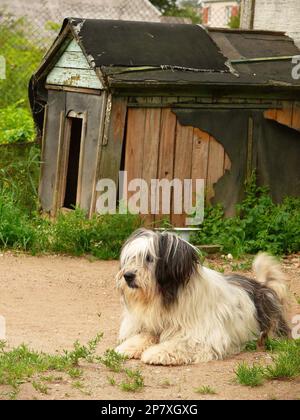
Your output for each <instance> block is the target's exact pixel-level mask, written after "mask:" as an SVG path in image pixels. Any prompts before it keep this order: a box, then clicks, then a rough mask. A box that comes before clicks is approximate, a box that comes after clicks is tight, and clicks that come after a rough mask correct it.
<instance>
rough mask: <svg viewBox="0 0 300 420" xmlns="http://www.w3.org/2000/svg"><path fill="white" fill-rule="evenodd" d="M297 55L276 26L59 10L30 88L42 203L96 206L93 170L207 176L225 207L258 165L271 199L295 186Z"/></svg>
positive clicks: (299, 191)
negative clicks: (59, 21)
mask: <svg viewBox="0 0 300 420" xmlns="http://www.w3.org/2000/svg"><path fill="white" fill-rule="evenodd" d="M298 55H300V51H299V50H298V49H297V48H296V46H295V45H294V43H293V41H292V40H291V39H290V38H288V37H287V36H285V35H284V34H283V33H278V32H276V33H274V32H262V31H240V30H235V31H232V30H225V29H222V30H221V29H211V28H210V29H208V28H203V27H201V26H199V25H182V24H173V25H172V24H161V23H146V22H124V21H107V20H89V19H76V18H68V19H65V21H64V23H63V26H62V29H61V32H60V34H59V36H58V37H57V39H56V41H55V42H54V44H53V46H52V47H51V49H50V51H49V52H48V53H47V55H46V56H45V58H44V60H43V62H42V64H41V66H40V68H39V69H38V70H37V72H36V73H35V74H34V75H33V77H32V79H31V82H30V88H29V95H30V101H31V105H32V111H33V115H34V118H35V121H36V125H37V127H38V129H39V132H40V136H41V142H42V168H41V180H40V202H41V207H42V209H43V211H45V212H48V213H50V214H51V215H52V216H55V215H56V214H57V211H58V210H59V209H61V208H72V207H73V206H75V205H77V206H80V207H81V208H83V209H85V210H86V211H87V212H88V214H89V215H92V214H93V213H94V212H95V206H96V201H97V191H96V185H97V182H98V181H99V180H100V179H103V178H109V179H112V180H115V181H116V182H117V181H118V175H119V171H120V170H122V171H123V170H126V171H127V173H128V181H130V179H134V178H143V179H145V180H146V181H150V180H151V179H162V178H167V179H174V178H178V179H181V180H183V179H204V180H205V191H206V201H207V202H208V203H212V204H215V203H221V204H223V206H224V208H225V210H226V214H227V215H231V214H233V213H234V209H235V205H236V203H238V202H239V201H240V200H241V198H242V196H243V188H244V187H243V186H244V181H245V179H246V178H247V177H248V176H249V175H250V174H251V172H252V171H253V170H256V171H257V177H258V182H259V183H260V184H264V185H268V186H269V187H270V190H271V193H272V196H273V198H274V200H276V201H280V200H282V198H283V197H284V196H285V195H292V196H300V164H299V161H300V159H299V158H300V96H299V94H300V80H299V79H298V80H297V78H295V77H294V78H293V77H292V75H293V74H294V73H293V72H292V71H293V66H295V64H293V60H292V58H293V57H294V56H298ZM171 200H172V198H171ZM162 216H163V215H151V216H148V217H147V219H148V220H147V221H148V222H154V221H156V220H158V219H159V218H161V217H162ZM171 222H172V224H173V225H174V226H184V223H185V215H184V214H179V215H178V214H174V213H173V214H171Z"/></svg>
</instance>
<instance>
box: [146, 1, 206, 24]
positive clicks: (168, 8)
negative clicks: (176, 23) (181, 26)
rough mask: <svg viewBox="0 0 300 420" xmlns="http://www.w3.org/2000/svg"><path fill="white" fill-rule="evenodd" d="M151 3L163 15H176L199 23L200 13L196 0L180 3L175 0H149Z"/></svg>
mask: <svg viewBox="0 0 300 420" xmlns="http://www.w3.org/2000/svg"><path fill="white" fill-rule="evenodd" d="M150 1H151V3H152V4H153V5H154V6H155V7H157V8H158V9H159V10H160V11H161V12H162V14H163V15H164V16H176V17H182V18H189V19H191V21H192V23H194V24H197V23H201V15H200V13H199V12H198V10H199V9H197V6H199V1H197V0H185V1H182V2H181V3H180V4H178V2H177V1H176V0H150Z"/></svg>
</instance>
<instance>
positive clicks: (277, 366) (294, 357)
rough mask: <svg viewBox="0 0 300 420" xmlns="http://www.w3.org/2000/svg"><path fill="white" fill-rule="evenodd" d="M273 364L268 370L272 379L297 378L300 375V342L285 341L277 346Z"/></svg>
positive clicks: (267, 373)
mask: <svg viewBox="0 0 300 420" xmlns="http://www.w3.org/2000/svg"><path fill="white" fill-rule="evenodd" d="M276 352H277V354H275V355H273V364H272V365H271V366H268V367H267V369H266V376H267V378H270V379H284V378H296V377H297V376H299V375H300V340H295V341H292V340H285V341H282V342H281V343H279V344H277V348H276Z"/></svg>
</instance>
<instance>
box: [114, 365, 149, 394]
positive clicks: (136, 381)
mask: <svg viewBox="0 0 300 420" xmlns="http://www.w3.org/2000/svg"><path fill="white" fill-rule="evenodd" d="M124 372H125V373H126V375H127V379H126V380H124V381H122V382H121V384H120V388H121V390H122V391H125V392H136V391H140V390H141V389H143V388H144V378H143V376H142V374H141V372H140V371H139V370H138V369H136V370H131V369H125V371H124Z"/></svg>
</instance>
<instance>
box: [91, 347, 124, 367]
mask: <svg viewBox="0 0 300 420" xmlns="http://www.w3.org/2000/svg"><path fill="white" fill-rule="evenodd" d="M98 360H99V361H100V362H101V363H102V364H103V365H104V366H106V367H107V368H108V369H110V370H111V371H113V372H117V373H119V372H121V371H122V370H123V364H124V362H125V360H127V358H126V357H125V356H123V355H122V354H120V353H117V352H116V351H115V350H113V349H108V350H106V352H105V353H104V356H102V357H101V358H99V359H98Z"/></svg>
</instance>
